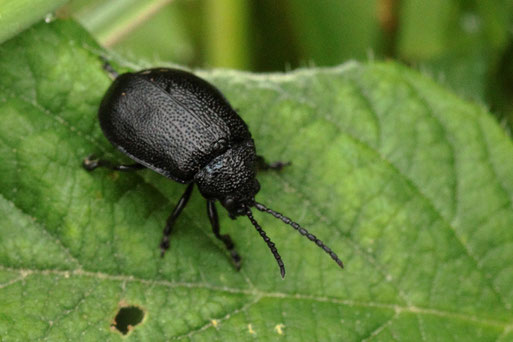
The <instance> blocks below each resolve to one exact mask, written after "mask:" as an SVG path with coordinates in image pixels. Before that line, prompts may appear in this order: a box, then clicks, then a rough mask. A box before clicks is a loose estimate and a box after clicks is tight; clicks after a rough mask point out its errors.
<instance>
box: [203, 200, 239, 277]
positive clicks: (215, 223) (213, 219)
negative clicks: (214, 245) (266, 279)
mask: <svg viewBox="0 0 513 342" xmlns="http://www.w3.org/2000/svg"><path fill="white" fill-rule="evenodd" d="M207 214H208V218H209V220H210V224H211V225H212V231H213V232H214V235H215V236H216V238H218V239H219V240H221V241H223V243H224V245H225V246H226V249H227V250H228V252H230V256H231V257H232V261H233V264H234V265H235V268H236V269H237V271H238V270H240V263H241V261H240V255H239V253H237V251H236V250H235V245H234V244H233V241H232V239H231V237H230V235H228V234H223V235H221V234H220V232H219V231H220V228H219V216H218V215H217V209H216V204H215V201H212V200H207Z"/></svg>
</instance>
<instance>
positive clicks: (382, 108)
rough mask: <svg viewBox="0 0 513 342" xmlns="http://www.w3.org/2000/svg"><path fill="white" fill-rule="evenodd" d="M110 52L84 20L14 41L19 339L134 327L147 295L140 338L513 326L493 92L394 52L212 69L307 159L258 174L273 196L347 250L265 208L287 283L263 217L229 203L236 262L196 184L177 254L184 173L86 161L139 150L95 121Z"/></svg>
mask: <svg viewBox="0 0 513 342" xmlns="http://www.w3.org/2000/svg"><path fill="white" fill-rule="evenodd" d="M103 53H104V52H102V50H101V49H99V48H98V47H97V45H96V44H95V43H94V41H93V40H92V39H91V38H90V37H89V36H88V34H87V33H86V32H85V31H83V29H82V28H80V27H78V26H77V25H76V24H74V23H73V22H71V21H56V22H53V23H51V24H39V25H37V26H35V27H33V28H31V29H29V30H28V31H26V32H25V33H23V34H22V35H20V36H18V37H16V38H15V39H12V40H10V41H8V42H6V43H5V44H4V45H2V46H1V47H0V75H2V76H1V79H0V115H1V118H2V124H1V125H0V156H1V161H2V162H1V163H0V214H1V215H2V217H3V220H2V222H1V223H0V303H2V305H0V336H2V338H3V340H5V341H21V340H31V339H32V340H43V339H47V340H52V341H56V340H58V341H62V340H73V341H77V340H91V341H103V340H112V341H116V340H121V339H122V335H121V334H119V332H118V331H117V330H116V329H115V328H113V327H111V325H112V323H113V320H114V317H115V316H116V313H117V312H118V310H119V308H120V307H122V306H127V305H132V306H137V307H139V308H140V309H141V310H143V312H144V318H143V321H142V323H140V324H138V325H136V326H135V327H134V328H133V329H132V331H131V332H130V333H129V335H128V339H127V340H134V341H136V340H137V341H139V340H140V341H158V340H182V339H183V340H188V339H190V340H195V341H201V340H205V341H212V340H220V341H243V340H253V339H258V340H276V339H283V340H290V341H301V340H304V341H312V340H322V341H330V340H331V341H341V340H343V341H362V340H375V341H378V340H382V341H389V340H398V341H412V340H428V341H433V340H443V341H469V340H473V341H510V340H513V333H512V330H513V329H512V328H513V313H512V311H511V305H512V303H513V267H512V264H511V260H513V230H512V229H511V227H513V207H512V199H513V176H512V174H513V159H512V158H511V156H512V155H513V146H512V144H511V140H510V139H509V137H507V136H506V135H505V134H504V132H503V131H502V130H501V128H500V127H499V126H498V125H497V123H496V122H495V121H494V120H493V119H492V117H491V116H490V114H489V113H487V112H486V111H485V110H484V109H483V108H480V107H478V106H476V105H473V104H470V103H467V102H464V101H462V100H460V99H459V98H458V97H456V96H454V95H452V94H451V93H450V92H448V91H446V90H445V89H442V88H441V87H439V86H437V85H436V84H435V83H434V82H433V81H431V80H429V79H427V78H425V77H423V76H421V75H419V74H417V73H415V72H412V71H410V70H408V69H407V68H405V67H402V66H399V65H396V64H393V63H370V64H358V63H349V64H345V65H343V66H340V67H336V68H320V69H308V70H298V71H295V72H291V73H288V74H263V75H254V74H249V73H241V72H235V71H227V70H214V71H211V72H199V74H200V75H201V76H203V77H205V78H207V79H208V80H210V81H211V82H213V83H214V84H215V85H217V86H218V87H219V88H220V89H221V90H222V92H223V93H224V94H225V95H226V97H227V98H228V99H229V101H230V102H231V103H232V105H233V106H234V107H235V108H237V109H238V110H239V113H240V114H241V116H242V117H243V118H244V120H246V122H247V123H248V125H249V127H250V129H251V132H252V134H253V137H254V139H255V141H256V144H257V149H258V152H259V154H261V155H264V156H265V157H266V158H267V159H268V160H291V161H292V162H293V165H292V166H290V167H288V168H286V169H285V170H283V171H282V172H280V173H272V172H267V173H262V174H259V176H258V178H259V181H260V182H261V185H262V190H261V191H260V193H259V194H258V196H257V200H259V201H261V202H263V203H265V204H266V205H268V206H269V207H271V208H274V209H275V210H278V211H280V212H283V213H285V214H286V215H287V216H290V217H292V218H293V219H295V220H296V221H298V222H300V223H301V224H302V225H304V226H305V227H307V228H308V229H309V230H310V231H311V232H312V233H314V234H315V235H317V236H318V237H319V238H320V239H322V240H323V241H325V242H326V243H327V244H328V245H329V246H330V247H331V248H332V249H333V250H334V251H336V252H337V253H338V254H339V256H340V257H341V258H342V259H343V260H344V262H345V264H346V269H345V270H343V271H341V270H340V269H339V268H338V267H337V266H336V264H334V263H333V262H332V261H331V260H330V258H329V257H327V256H326V255H325V254H324V253H323V252H322V250H320V249H319V248H316V247H315V246H314V245H313V244H312V243H311V242H310V241H308V240H307V239H305V238H303V237H301V236H300V235H299V234H297V233H296V232H295V231H294V230H293V229H291V228H290V227H288V226H285V225H283V224H281V223H280V222H278V221H277V220H275V219H274V218H272V217H271V216H269V215H265V214H262V213H255V215H256V219H257V220H258V221H259V222H260V223H261V225H262V226H263V227H264V229H266V231H267V233H268V235H269V236H270V237H271V238H272V239H273V241H274V242H275V243H276V245H277V247H278V248H279V251H280V253H281V255H282V257H283V259H284V261H285V264H286V267H287V276H286V278H285V280H281V278H280V276H279V272H278V268H277V266H276V264H275V261H274V260H273V258H272V255H271V254H270V253H269V251H268V248H267V247H266V246H265V244H264V243H263V242H262V241H261V238H260V237H259V236H258V235H257V233H256V232H255V231H254V229H253V228H252V227H251V225H250V223H249V221H248V220H247V219H245V218H239V219H237V220H235V221H232V220H230V219H229V218H228V216H227V215H225V213H224V210H223V209H221V208H220V210H222V211H221V212H220V216H221V227H222V231H223V232H225V233H228V234H230V235H231V237H232V238H233V240H234V241H235V243H236V246H237V249H238V250H239V252H240V253H241V255H242V258H243V267H242V270H241V271H240V272H236V271H235V270H234V269H233V267H232V266H231V264H230V261H229V256H228V253H227V252H226V250H225V249H224V247H223V245H222V244H221V243H220V242H219V241H218V240H216V239H215V237H214V236H213V234H212V232H211V229H210V226H209V222H208V219H207V217H206V208H205V201H204V200H203V199H202V198H201V196H200V195H199V194H198V193H197V192H195V194H194V195H193V197H192V199H191V202H190V204H189V206H188V207H187V208H186V210H185V211H184V212H183V215H182V216H181V217H180V219H179V221H178V223H177V225H176V228H175V230H174V232H173V235H172V241H171V249H170V250H169V251H168V253H167V254H166V256H165V258H163V259H161V258H160V257H159V250H158V243H159V241H160V237H161V234H162V229H163V226H164V223H165V220H166V218H167V216H168V215H169V213H170V212H171V210H172V208H173V206H174V204H175V203H176V201H177V200H178V198H179V196H180V195H181V193H182V192H183V190H184V187H183V185H180V184H177V183H175V182H172V181H169V180H167V179H165V178H163V177H161V176H159V175H157V174H155V173H152V172H151V171H148V170H145V171H142V172H139V173H123V174H121V173H118V172H111V171H108V170H97V171H95V172H93V173H88V172H86V171H84V170H83V169H82V168H81V166H80V165H81V162H82V159H83V158H84V157H85V156H87V155H89V154H91V153H94V154H96V155H100V156H103V157H105V158H108V159H112V160H118V161H127V160H126V158H125V157H123V156H122V155H121V154H120V153H119V152H116V151H115V149H114V148H113V147H112V146H111V145H110V144H109V143H108V141H107V140H106V139H105V138H104V137H103V135H102V133H101V130H100V128H99V125H98V122H97V119H96V112H97V108H98V105H99V102H100V100H101V98H102V95H103V93H104V92H105V90H106V89H107V87H108V86H109V84H110V80H109V78H108V76H107V75H106V73H105V72H104V71H103V69H102V62H101V61H100V59H99V55H101V54H103ZM118 67H119V65H118ZM120 69H122V68H120Z"/></svg>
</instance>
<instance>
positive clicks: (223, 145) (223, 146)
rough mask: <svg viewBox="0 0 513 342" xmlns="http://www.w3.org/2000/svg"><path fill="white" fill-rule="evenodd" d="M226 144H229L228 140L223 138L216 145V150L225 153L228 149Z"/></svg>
mask: <svg viewBox="0 0 513 342" xmlns="http://www.w3.org/2000/svg"><path fill="white" fill-rule="evenodd" d="M226 144H227V142H226V139H224V138H221V139H219V140H218V141H216V142H215V143H214V150H216V151H223V150H225V149H226Z"/></svg>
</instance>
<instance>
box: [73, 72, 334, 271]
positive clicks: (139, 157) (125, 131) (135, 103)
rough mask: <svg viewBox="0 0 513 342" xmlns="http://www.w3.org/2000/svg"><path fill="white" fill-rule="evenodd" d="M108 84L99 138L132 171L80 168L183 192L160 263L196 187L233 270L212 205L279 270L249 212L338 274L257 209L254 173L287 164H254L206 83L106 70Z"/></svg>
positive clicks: (245, 133)
mask: <svg viewBox="0 0 513 342" xmlns="http://www.w3.org/2000/svg"><path fill="white" fill-rule="evenodd" d="M104 68H105V70H106V71H107V72H108V73H109V74H110V75H111V78H112V79H114V82H113V83H112V85H111V86H110V87H109V89H108V90H107V92H106V94H105V95H104V97H103V100H102V102H101V104H100V108H99V111H98V117H99V121H100V126H101V129H102V131H103V133H104V135H105V137H106V138H107V139H108V140H109V141H110V142H111V143H112V145H114V146H115V147H116V148H117V149H118V150H120V151H121V152H123V153H124V154H126V155H127V156H128V157H130V158H131V159H133V160H134V161H135V162H136V163H135V164H128V165H118V164H115V163H112V162H110V161H107V160H103V159H96V158H95V157H94V156H89V157H87V158H85V159H84V162H83V167H84V168H85V169H86V170H89V171H92V170H94V169H96V168H98V167H106V168H109V169H112V170H118V171H132V170H140V169H144V168H148V169H151V170H153V171H155V172H158V173H160V174H161V175H163V176H165V177H168V178H170V179H172V180H174V181H177V182H179V183H182V184H188V185H187V187H186V189H185V192H184V193H183V195H182V197H181V198H180V200H179V201H178V203H177V205H176V206H175V208H174V210H173V212H172V213H171V215H170V216H169V218H168V219H167V222H166V226H165V228H164V232H163V237H162V241H161V243H160V248H161V255H162V256H164V253H165V251H166V250H167V249H168V248H169V235H170V234H171V231H172V228H173V225H174V224H175V222H176V219H177V218H178V216H179V215H180V213H181V212H182V210H183V209H184V208H185V206H186V205H187V202H188V200H189V197H190V195H191V192H192V189H193V186H194V184H196V185H197V187H198V189H199V191H200V193H201V194H202V195H203V197H205V199H206V200H207V213H208V217H209V220H210V223H211V225H212V230H213V232H214V235H215V236H216V238H218V239H219V240H221V241H222V242H223V243H224V245H225V246H226V248H227V250H228V251H229V252H230V255H231V258H232V260H233V263H234V264H235V267H236V268H237V269H239V268H240V264H241V258H240V256H239V254H238V253H237V251H236V250H235V246H234V244H233V242H232V239H231V238H230V236H229V235H227V234H220V227H219V220H218V215H217V209H216V204H215V202H216V201H219V202H221V204H222V205H223V206H224V207H225V209H226V210H227V211H228V214H229V216H230V217H231V218H232V219H235V218H236V217H237V216H247V217H248V218H249V220H250V222H251V223H252V225H253V226H254V227H255V229H256V230H257V232H258V233H259V234H260V236H261V237H262V238H263V239H264V241H265V242H266V243H267V246H268V247H269V249H270V250H271V252H272V254H273V255H274V258H275V259H276V262H277V263H278V265H279V267H280V273H281V276H282V278H283V277H285V266H284V264H283V261H282V259H281V257H280V254H279V253H278V250H277V249H276V247H275V245H274V243H273V242H272V241H271V239H270V238H269V237H268V236H267V235H266V233H265V232H264V230H263V229H262V227H261V226H260V225H259V224H258V223H257V221H256V220H255V218H254V217H253V214H252V212H251V208H252V207H254V208H256V209H257V210H259V211H262V212H265V213H268V214H271V215H272V216H274V217H275V218H278V219H280V220H281V221H283V222H284V223H286V224H288V225H290V226H292V227H293V228H294V229H296V230H297V231H298V232H299V233H300V234H301V235H303V236H306V237H307V238H308V239H309V240H311V241H313V242H314V243H315V244H316V245H317V246H319V247H320V248H322V249H323V250H324V251H325V252H326V253H327V254H329V256H331V258H332V259H333V260H334V261H335V262H336V263H337V264H338V265H339V266H340V267H342V268H343V264H342V261H341V260H340V259H339V258H338V256H337V255H336V254H335V253H334V252H333V251H332V250H331V249H330V248H329V247H328V246H326V245H325V244H324V243H323V242H322V241H321V240H319V239H318V238H317V237H316V236H315V235H313V234H311V233H309V232H308V231H307V230H306V229H305V228H303V227H301V226H300V225H299V224H297V223H296V222H294V221H292V220H291V219H290V218H288V217H286V216H284V215H282V214H281V213H279V212H276V211H274V210H272V209H270V208H267V207H266V206H265V205H263V204H262V203H259V202H256V201H255V195H256V194H257V193H258V191H259V190H260V184H259V183H258V181H257V179H256V171H257V169H275V170H280V169H282V168H283V167H284V166H286V165H287V164H288V163H282V162H275V163H271V164H268V163H266V162H265V160H264V158H262V157H260V156H258V155H257V154H256V150H255V144H254V141H253V139H252V137H251V133H250V132H249V130H248V127H247V125H246V123H245V122H244V121H243V120H242V118H241V117H240V116H239V115H238V114H237V112H236V111H235V110H234V109H232V107H231V106H230V104H229V103H228V101H227V100H226V99H225V98H224V96H223V95H222V94H221V92H220V91H219V90H218V89H217V88H215V87H214V86H213V85H211V84H210V83H208V82H207V81H205V80H203V79H201V78H199V77H197V76H195V75H193V74H192V73H189V72H186V71H183V70H179V69H167V68H159V69H147V70H143V71H139V72H136V73H125V74H122V75H119V74H117V73H116V72H115V70H114V69H113V68H112V67H111V66H110V64H108V63H107V62H105V64H104Z"/></svg>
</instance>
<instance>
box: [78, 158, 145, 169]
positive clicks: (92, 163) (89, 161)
mask: <svg viewBox="0 0 513 342" xmlns="http://www.w3.org/2000/svg"><path fill="white" fill-rule="evenodd" d="M82 167H83V168H84V169H86V170H87V171H93V170H94V169H96V168H99V167H104V168H106V169H111V170H116V171H136V170H141V169H145V168H146V166H144V165H141V164H137V163H135V164H114V163H113V162H111V161H109V160H105V159H97V158H96V157H95V156H94V155H91V156H89V157H87V158H85V159H84V161H83V162H82Z"/></svg>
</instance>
